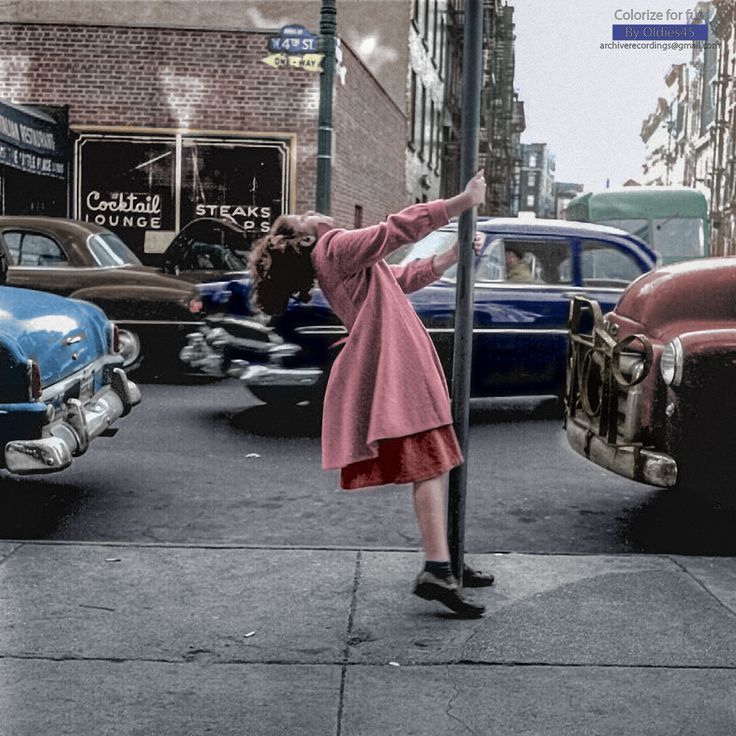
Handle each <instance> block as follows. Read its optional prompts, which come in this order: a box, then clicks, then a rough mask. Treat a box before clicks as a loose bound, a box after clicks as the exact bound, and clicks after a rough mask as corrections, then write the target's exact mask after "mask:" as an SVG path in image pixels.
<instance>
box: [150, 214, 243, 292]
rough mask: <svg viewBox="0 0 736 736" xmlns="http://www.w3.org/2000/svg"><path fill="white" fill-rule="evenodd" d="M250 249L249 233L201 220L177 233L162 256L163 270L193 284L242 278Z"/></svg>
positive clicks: (214, 220)
mask: <svg viewBox="0 0 736 736" xmlns="http://www.w3.org/2000/svg"><path fill="white" fill-rule="evenodd" d="M250 246H251V240H250V236H249V235H248V232H247V231H246V230H245V229H244V228H242V227H241V226H240V225H238V224H237V223H234V222H230V221H229V220H223V219H220V218H216V217H200V218H198V219H196V220H192V221H191V222H190V223H188V224H187V225H185V226H184V227H183V228H182V229H181V230H180V231H179V232H178V233H177V234H176V236H175V237H174V239H173V240H172V241H171V243H170V244H169V246H168V247H167V248H166V251H165V252H164V254H163V256H162V269H163V271H164V273H168V274H172V275H174V276H177V277H178V278H180V279H183V280H185V281H189V282H191V283H194V284H199V283H202V282H204V281H222V280H223V279H228V280H229V279H234V278H242V277H243V276H244V275H245V272H246V271H247V270H248V263H247V258H248V255H247V254H248V251H249V250H250Z"/></svg>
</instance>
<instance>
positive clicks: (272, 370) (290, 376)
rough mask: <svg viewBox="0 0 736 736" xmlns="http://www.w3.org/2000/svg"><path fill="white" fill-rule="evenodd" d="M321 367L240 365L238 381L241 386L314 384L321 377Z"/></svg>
mask: <svg viewBox="0 0 736 736" xmlns="http://www.w3.org/2000/svg"><path fill="white" fill-rule="evenodd" d="M322 375H323V371H322V369H321V368H282V367H280V366H272V365H252V364H250V363H248V364H246V365H244V366H241V367H240V375H239V378H240V382H241V383H242V384H243V386H246V387H248V386H285V387H290V386H314V385H315V384H317V383H318V382H319V380H320V379H321V378H322Z"/></svg>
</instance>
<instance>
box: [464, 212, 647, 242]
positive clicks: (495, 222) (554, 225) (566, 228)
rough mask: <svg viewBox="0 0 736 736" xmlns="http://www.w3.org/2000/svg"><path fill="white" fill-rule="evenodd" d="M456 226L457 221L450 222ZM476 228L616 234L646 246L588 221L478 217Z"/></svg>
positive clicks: (628, 235)
mask: <svg viewBox="0 0 736 736" xmlns="http://www.w3.org/2000/svg"><path fill="white" fill-rule="evenodd" d="M450 225H451V226H453V229H454V227H455V226H457V221H456V220H453V221H452V222H451V223H450ZM476 230H480V231H481V232H493V231H496V230H498V231H504V232H510V233H518V234H519V235H545V234H547V235H549V234H553V235H569V236H577V237H580V236H581V235H617V236H618V237H621V238H626V239H627V240H634V241H635V242H637V243H640V244H642V245H644V246H646V243H644V242H643V241H642V240H641V238H637V237H636V235H632V234H631V233H629V232H626V230H621V229H620V228H617V227H610V226H609V225H597V224H595V223H590V222H575V221H572V220H547V219H542V218H538V219H536V218H532V219H529V220H526V219H523V218H517V217H479V218H478V221H477V223H476Z"/></svg>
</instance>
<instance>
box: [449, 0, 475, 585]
mask: <svg viewBox="0 0 736 736" xmlns="http://www.w3.org/2000/svg"><path fill="white" fill-rule="evenodd" d="M463 40H464V48H463V90H462V109H461V119H460V127H461V131H460V135H461V139H460V190H462V189H463V188H464V187H465V185H466V184H467V183H468V182H469V181H470V179H471V178H472V177H473V175H474V174H475V173H476V171H477V170H478V128H479V125H480V89H481V72H482V53H483V2H482V1H481V0H465V27H464V31H463ZM476 220H477V213H476V211H475V208H473V209H471V210H466V211H465V212H463V214H462V215H461V216H460V221H459V224H458V250H459V260H458V273H457V291H456V298H455V343H454V348H453V365H452V417H453V424H454V427H455V433H456V434H457V438H458V443H459V444H460V449H461V450H462V452H463V456H464V458H465V460H464V462H463V463H462V465H460V466H458V467H457V468H454V469H453V470H452V471H450V486H449V496H448V508H447V529H448V541H449V545H450V559H451V561H452V572H453V575H454V576H455V577H456V579H457V580H458V581H462V579H463V576H462V570H463V555H464V552H465V498H466V487H467V462H468V426H469V419H470V362H471V359H472V351H473V239H474V237H475V224H476Z"/></svg>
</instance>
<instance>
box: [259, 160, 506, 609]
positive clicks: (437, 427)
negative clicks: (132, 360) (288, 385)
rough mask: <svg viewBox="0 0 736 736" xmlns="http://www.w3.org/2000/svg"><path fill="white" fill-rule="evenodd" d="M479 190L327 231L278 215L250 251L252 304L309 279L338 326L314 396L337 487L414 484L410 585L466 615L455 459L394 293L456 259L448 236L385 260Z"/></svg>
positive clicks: (435, 384) (425, 342) (294, 292)
mask: <svg viewBox="0 0 736 736" xmlns="http://www.w3.org/2000/svg"><path fill="white" fill-rule="evenodd" d="M485 189H486V183H485V179H484V177H483V173H482V171H481V172H478V173H477V174H476V175H475V176H474V177H473V178H472V179H471V180H470V182H468V184H467V186H466V187H465V190H464V191H463V192H462V193H461V194H458V195H456V196H454V197H450V198H449V199H444V200H435V201H433V202H428V203H423V204H415V205H412V206H410V207H407V208H405V209H403V210H401V211H400V212H398V213H396V214H393V215H390V216H389V217H387V218H386V220H385V222H382V223H381V224H379V225H375V226H372V227H366V228H361V229H359V230H344V229H341V228H336V227H335V224H334V221H333V219H332V218H331V217H328V216H326V215H321V214H319V213H316V212H311V211H310V212H305V213H304V214H302V215H282V216H280V217H279V218H277V219H276V221H275V222H274V223H273V226H272V227H271V230H270V232H269V233H268V234H267V235H266V236H265V237H263V238H261V239H260V240H259V241H258V242H257V243H256V244H255V245H254V247H253V250H252V253H251V272H252V275H253V302H254V305H255V306H256V307H257V308H258V309H259V310H261V311H263V312H265V313H267V314H271V315H276V314H280V313H282V312H283V311H284V310H285V309H286V307H287V304H288V302H289V299H290V298H292V297H295V298H297V299H299V300H301V301H302V302H307V301H309V299H310V294H309V292H310V290H311V288H312V287H313V285H314V281H315V278H316V280H317V283H318V285H319V287H320V288H321V290H322V292H323V294H324V296H325V298H326V299H327V301H328V302H329V304H330V306H331V307H332V309H333V311H334V312H335V314H336V315H337V316H338V317H339V318H340V320H341V321H342V323H343V324H344V325H345V327H346V328H347V330H348V334H349V337H348V338H347V340H346V342H345V345H344V347H343V349H342V351H341V352H340V354H339V355H338V357H337V359H336V360H335V362H334V364H333V365H332V369H331V371H330V377H329V380H328V383H327V390H326V393H325V399H324V410H323V421H322V464H323V467H324V468H325V469H330V468H339V469H340V485H341V486H342V488H344V489H349V490H353V489H359V488H367V487H372V486H379V485H384V484H388V483H395V484H404V483H411V484H412V485H413V500H414V509H415V512H416V517H417V522H418V525H419V530H420V533H421V537H422V546H423V549H424V553H425V558H426V559H425V564H424V569H423V570H422V571H421V572H420V573H419V576H418V577H417V579H416V582H415V585H414V593H415V594H416V595H418V596H420V597H421V598H424V599H426V600H436V601H439V602H440V603H442V604H444V605H445V606H447V607H448V608H450V609H451V610H452V611H454V612H455V613H457V614H459V615H461V616H471V617H474V616H481V615H483V613H484V612H485V608H484V607H483V606H480V605H478V604H476V603H473V602H472V601H471V600H468V599H467V598H466V597H465V596H464V595H463V592H462V588H461V587H460V586H459V585H458V582H457V581H456V580H455V578H454V577H453V576H452V572H451V567H450V553H449V548H448V543H447V526H446V524H447V522H446V493H447V491H446V485H447V484H446V474H447V472H448V471H449V470H450V469H451V468H453V467H455V466H457V465H459V464H460V463H462V461H463V458H462V454H461V451H460V448H459V446H458V442H457V439H456V437H455V432H454V430H453V427H452V416H451V413H450V401H449V396H448V391H447V384H446V382H445V378H444V373H443V371H442V366H441V364H440V361H439V358H438V356H437V352H436V350H435V348H434V345H433V343H432V341H431V339H430V337H429V335H428V334H427V331H426V329H425V328H424V326H423V325H422V323H421V321H420V320H419V318H418V316H417V314H416V312H415V311H414V309H413V307H412V306H411V304H410V302H409V300H408V299H407V298H406V296H405V295H406V294H407V293H410V292H412V291H416V290H417V289H421V288H422V287H424V286H427V285H428V284H430V283H432V282H433V281H435V280H436V279H438V278H439V277H440V276H441V275H442V274H443V273H444V271H445V270H446V269H447V268H449V267H450V266H452V265H453V264H454V263H456V262H457V258H458V252H457V250H458V244H457V242H455V244H454V245H453V247H452V248H451V249H449V250H448V251H446V252H444V253H441V254H438V255H435V256H430V257H429V258H424V259H419V260H416V261H412V262H410V263H408V264H407V265H405V266H393V265H388V264H387V263H386V262H385V261H384V257H385V256H387V255H388V254H389V253H391V252H392V251H394V250H396V249H397V248H400V247H401V246H402V245H407V244H409V243H413V242H415V241H417V240H419V239H421V238H423V237H424V236H425V235H428V234H429V233H431V232H432V231H434V230H436V229H438V228H439V227H441V226H443V225H446V224H447V223H448V221H449V219H450V218H452V217H457V216H459V215H460V214H461V213H462V212H464V211H465V210H466V209H469V208H471V207H475V206H478V205H479V204H481V203H482V202H483V201H484V199H485ZM492 582H493V576H491V575H484V574H483V573H481V572H479V571H476V570H472V569H471V568H469V567H466V568H465V569H464V570H463V584H464V586H465V587H481V586H485V585H490V584H491V583H492Z"/></svg>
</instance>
